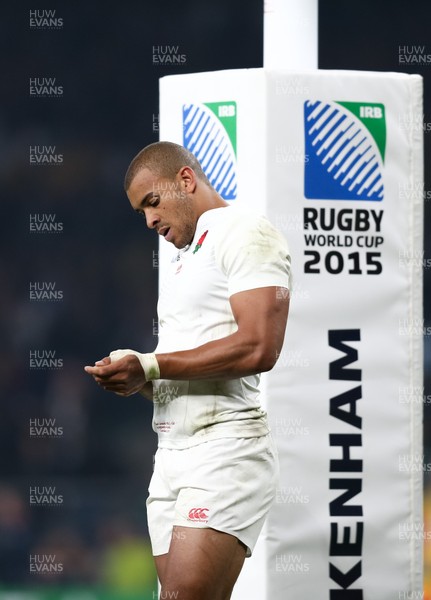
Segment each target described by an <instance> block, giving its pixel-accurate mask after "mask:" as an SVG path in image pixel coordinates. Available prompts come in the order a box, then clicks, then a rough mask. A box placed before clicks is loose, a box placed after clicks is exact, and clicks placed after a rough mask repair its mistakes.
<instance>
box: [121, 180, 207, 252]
mask: <svg viewBox="0 0 431 600" xmlns="http://www.w3.org/2000/svg"><path fill="white" fill-rule="evenodd" d="M182 183H183V182H182V181H181V178H180V177H179V176H178V177H176V178H175V180H174V181H171V180H168V179H164V178H160V177H157V176H155V175H154V174H153V173H151V171H149V170H148V169H142V170H141V171H139V172H138V173H137V175H136V177H135V178H134V179H133V181H132V183H131V185H130V187H129V189H128V191H127V196H128V198H129V200H130V204H131V205H132V208H134V209H135V210H136V211H137V212H138V213H140V214H142V215H144V216H145V219H146V221H147V226H148V227H149V228H150V229H156V231H157V233H158V234H159V235H162V236H163V237H164V238H165V240H167V241H168V242H171V243H172V244H174V246H176V248H184V246H186V245H187V244H190V243H191V241H192V239H193V235H194V232H195V229H196V220H197V219H196V217H195V214H194V209H193V201H192V199H191V198H190V197H189V196H188V194H187V193H186V191H185V190H184V186H183V185H182Z"/></svg>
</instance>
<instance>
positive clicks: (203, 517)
mask: <svg viewBox="0 0 431 600" xmlns="http://www.w3.org/2000/svg"><path fill="white" fill-rule="evenodd" d="M208 510H209V509H208V508H191V509H190V510H189V520H190V521H205V522H206V521H208V515H207V513H206V511H208Z"/></svg>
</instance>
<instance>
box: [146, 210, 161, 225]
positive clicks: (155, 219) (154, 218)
mask: <svg viewBox="0 0 431 600" xmlns="http://www.w3.org/2000/svg"><path fill="white" fill-rule="evenodd" d="M145 220H146V221H147V227H148V228H149V229H154V228H155V227H157V223H159V221H160V218H159V216H158V215H157V213H156V212H154V211H152V210H151V209H147V210H146V211H145Z"/></svg>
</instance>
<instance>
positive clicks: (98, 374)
mask: <svg viewBox="0 0 431 600" xmlns="http://www.w3.org/2000/svg"><path fill="white" fill-rule="evenodd" d="M84 370H85V371H86V372H87V373H89V375H92V376H93V378H94V380H95V381H96V383H98V384H99V385H100V386H101V387H103V389H105V390H107V391H109V392H114V393H115V394H118V395H119V396H131V395H132V394H136V392H139V390H141V389H142V388H143V386H144V385H145V384H146V383H147V381H146V379H145V373H144V370H143V368H142V366H141V363H140V362H139V359H138V358H137V357H136V356H135V355H134V354H127V356H124V357H123V358H121V359H120V360H116V361H114V362H112V361H111V359H110V358H109V356H106V357H105V358H103V359H102V360H98V361H97V362H96V363H95V364H94V367H91V366H86V367H84Z"/></svg>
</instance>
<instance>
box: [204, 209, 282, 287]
mask: <svg viewBox="0 0 431 600" xmlns="http://www.w3.org/2000/svg"><path fill="white" fill-rule="evenodd" d="M215 259H216V262H217V265H218V267H219V268H220V269H221V271H222V272H223V273H224V274H225V275H226V277H227V279H228V293H229V297H230V296H232V295H233V294H236V293H238V292H243V291H245V290H251V289H255V288H261V287H270V286H276V287H284V288H288V289H289V287H290V285H289V282H290V253H289V248H288V245H287V242H286V240H285V238H284V237H283V236H282V235H281V233H280V232H279V231H278V230H277V229H275V227H274V226H273V225H272V224H271V223H270V222H269V220H268V219H267V218H266V217H265V216H263V215H262V216H255V215H248V214H242V213H240V212H238V213H236V214H234V215H232V216H229V219H226V221H225V222H224V223H223V224H221V227H220V230H219V232H218V235H217V238H216V241H215Z"/></svg>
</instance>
